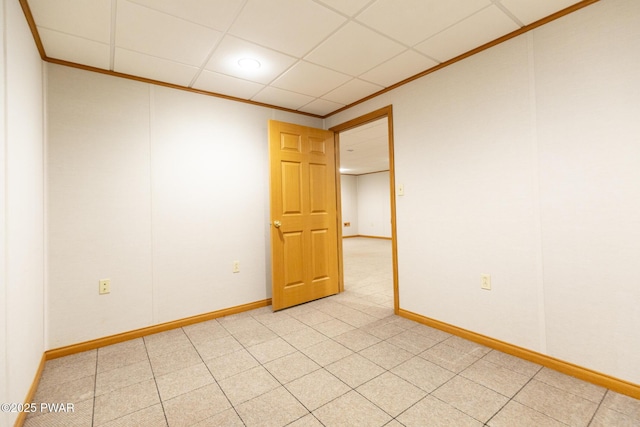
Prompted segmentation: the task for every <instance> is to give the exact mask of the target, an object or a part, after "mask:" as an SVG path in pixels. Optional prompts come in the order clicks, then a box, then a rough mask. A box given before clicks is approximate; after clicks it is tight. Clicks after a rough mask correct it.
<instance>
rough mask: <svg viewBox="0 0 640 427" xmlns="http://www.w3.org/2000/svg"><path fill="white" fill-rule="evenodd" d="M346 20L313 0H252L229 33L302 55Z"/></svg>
mask: <svg viewBox="0 0 640 427" xmlns="http://www.w3.org/2000/svg"><path fill="white" fill-rule="evenodd" d="M345 20H346V18H344V17H343V16H341V15H339V14H338V13H336V12H334V11H332V10H329V9H327V8H326V7H323V6H322V5H320V4H318V3H315V2H313V1H311V0H270V1H264V0H249V1H248V2H247V4H246V5H245V7H244V9H243V10H242V13H241V14H240V15H239V16H238V19H237V20H236V21H235V22H234V24H233V25H232V26H231V29H230V30H229V33H230V34H232V35H235V36H238V37H240V38H243V39H246V40H250V41H252V42H254V43H257V44H260V45H262V46H269V47H271V48H272V49H274V50H278V51H280V52H282V53H286V54H288V55H292V56H298V57H299V56H302V55H304V54H305V53H307V52H309V51H310V50H311V49H313V47H314V46H315V45H316V44H318V43H320V42H321V41H322V40H324V39H325V38H326V37H328V36H329V35H330V34H331V33H332V32H334V31H335V30H336V29H337V28H338V27H339V26H340V25H342V23H344V22H345Z"/></svg>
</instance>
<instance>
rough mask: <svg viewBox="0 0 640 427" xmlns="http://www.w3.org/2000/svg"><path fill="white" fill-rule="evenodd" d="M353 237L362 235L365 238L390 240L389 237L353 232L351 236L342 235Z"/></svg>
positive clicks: (347, 237)
mask: <svg viewBox="0 0 640 427" xmlns="http://www.w3.org/2000/svg"><path fill="white" fill-rule="evenodd" d="M354 237H364V238H366V239H382V240H392V238H391V237H382V236H367V235H365V234H354V235H353V236H342V238H343V239H351V238H354Z"/></svg>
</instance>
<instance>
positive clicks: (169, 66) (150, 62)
mask: <svg viewBox="0 0 640 427" xmlns="http://www.w3.org/2000/svg"><path fill="white" fill-rule="evenodd" d="M198 70H199V69H198V68H196V67H192V66H189V65H184V64H180V63H178V62H173V61H169V60H167V59H162V58H157V57H155V56H149V55H143V54H142V53H138V52H133V51H130V50H126V49H121V48H116V52H115V59H114V71H117V72H119V73H125V74H131V75H135V76H140V77H146V78H148V79H152V80H158V81H161V82H166V83H173V84H176V85H181V86H189V84H190V83H191V80H193V78H194V77H195V75H196V73H197V72H198Z"/></svg>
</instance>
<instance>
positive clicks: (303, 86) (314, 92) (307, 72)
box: [273, 61, 350, 97]
mask: <svg viewBox="0 0 640 427" xmlns="http://www.w3.org/2000/svg"><path fill="white" fill-rule="evenodd" d="M349 79H350V77H349V76H347V75H345V74H341V73H338V72H336V71H333V70H329V69H328V68H323V67H320V66H319V65H315V64H311V63H309V62H304V61H301V62H299V63H297V64H296V65H294V66H293V67H292V68H291V69H290V70H289V71H287V72H286V73H285V74H284V75H282V76H281V77H280V78H278V80H276V81H275V82H274V83H273V86H275V87H277V88H280V89H285V90H288V91H292V92H297V93H301V94H303V95H309V96H313V97H320V96H322V95H324V94H325V93H327V92H330V91H331V90H332V89H334V88H335V87H337V86H340V85H342V84H343V83H346V82H347V80H349Z"/></svg>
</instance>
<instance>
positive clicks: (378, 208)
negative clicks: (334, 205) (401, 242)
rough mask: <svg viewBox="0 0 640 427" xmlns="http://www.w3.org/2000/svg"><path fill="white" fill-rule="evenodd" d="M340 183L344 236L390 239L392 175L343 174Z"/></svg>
mask: <svg viewBox="0 0 640 427" xmlns="http://www.w3.org/2000/svg"><path fill="white" fill-rule="evenodd" d="M340 183H341V201H342V224H343V225H342V235H343V236H357V235H360V236H371V237H391V199H390V198H389V191H390V187H389V172H388V171H387V172H376V173H370V174H366V175H358V176H355V175H340ZM345 222H351V227H345V226H344V223H345Z"/></svg>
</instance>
